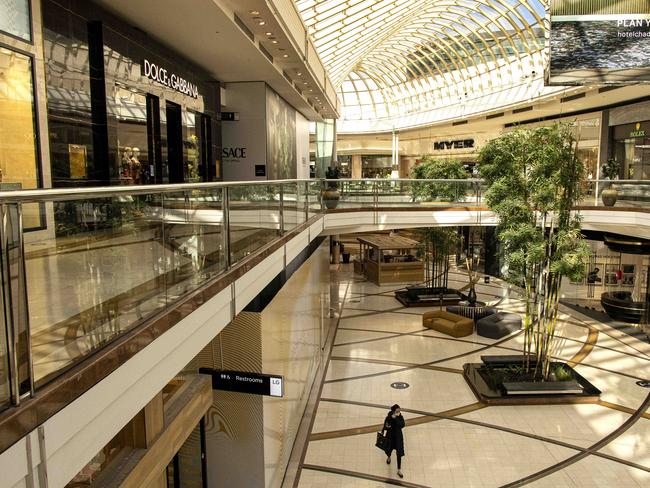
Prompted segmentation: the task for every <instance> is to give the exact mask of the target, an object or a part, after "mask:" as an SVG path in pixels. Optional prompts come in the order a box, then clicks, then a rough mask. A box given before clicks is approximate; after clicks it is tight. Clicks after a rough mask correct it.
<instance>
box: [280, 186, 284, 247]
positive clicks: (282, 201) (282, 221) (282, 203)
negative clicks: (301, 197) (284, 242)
mask: <svg viewBox="0 0 650 488" xmlns="http://www.w3.org/2000/svg"><path fill="white" fill-rule="evenodd" d="M282 234H284V185H283V184H282V183H280V235H282Z"/></svg>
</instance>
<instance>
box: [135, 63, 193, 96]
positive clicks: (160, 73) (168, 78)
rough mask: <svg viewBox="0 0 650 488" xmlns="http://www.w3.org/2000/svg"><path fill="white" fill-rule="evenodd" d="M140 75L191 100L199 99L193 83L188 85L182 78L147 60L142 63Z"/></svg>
mask: <svg viewBox="0 0 650 488" xmlns="http://www.w3.org/2000/svg"><path fill="white" fill-rule="evenodd" d="M142 73H143V74H144V76H146V77H147V78H149V79H150V80H153V81H155V82H158V83H160V84H161V85H165V86H166V87H169V88H171V89H172V90H176V91H177V92H180V93H182V94H183V95H187V96H190V97H192V98H198V97H199V89H198V87H197V86H196V85H195V84H194V83H190V82H189V81H187V80H186V79H185V78H183V77H182V76H179V75H177V74H176V73H172V72H170V71H169V70H168V69H166V68H163V67H161V66H159V65H157V64H156V63H152V62H151V61H149V60H148V59H145V60H143V61H142Z"/></svg>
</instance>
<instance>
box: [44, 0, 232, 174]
mask: <svg viewBox="0 0 650 488" xmlns="http://www.w3.org/2000/svg"><path fill="white" fill-rule="evenodd" d="M42 6H43V45H44V50H45V53H44V57H45V75H46V83H47V101H48V109H47V112H48V128H49V138H50V157H51V168H52V184H53V186H55V187H56V186H95V185H138V184H154V183H183V182H200V181H214V180H216V179H219V178H220V175H221V172H220V160H219V158H220V155H221V148H220V146H221V129H220V122H219V110H220V101H219V95H220V93H219V82H218V81H217V80H214V79H212V78H210V76H209V75H207V73H204V72H203V71H202V70H200V69H198V68H196V67H194V66H192V65H191V64H190V63H188V62H186V61H185V60H183V59H181V58H179V57H177V56H175V55H174V54H173V53H172V52H171V51H170V50H169V49H166V48H164V47H163V46H161V45H159V44H157V43H155V42H154V41H153V40H152V39H151V38H150V37H148V36H147V35H145V34H144V33H142V32H140V31H137V30H135V29H133V28H132V27H129V26H127V25H126V24H125V23H124V22H123V21H121V20H119V19H117V18H115V17H114V16H112V15H111V14H109V13H107V12H104V11H103V10H102V9H100V8H99V7H98V6H96V5H94V4H93V3H91V2H82V1H77V0H72V1H68V2H60V1H56V0H44V1H43V3H42Z"/></svg>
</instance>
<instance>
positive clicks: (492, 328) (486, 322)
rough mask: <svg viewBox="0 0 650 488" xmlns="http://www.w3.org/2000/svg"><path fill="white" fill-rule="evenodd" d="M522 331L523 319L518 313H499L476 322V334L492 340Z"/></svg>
mask: <svg viewBox="0 0 650 488" xmlns="http://www.w3.org/2000/svg"><path fill="white" fill-rule="evenodd" d="M519 329H521V317H520V316H519V315H518V314H516V313H507V312H497V313H495V314H492V315H488V316H487V317H483V318H482V319H479V320H478V321H477V322H476V333H477V334H478V335H480V336H483V337H489V338H490V339H501V338H502V337H505V336H507V335H508V334H511V333H512V332H514V331H516V330H519Z"/></svg>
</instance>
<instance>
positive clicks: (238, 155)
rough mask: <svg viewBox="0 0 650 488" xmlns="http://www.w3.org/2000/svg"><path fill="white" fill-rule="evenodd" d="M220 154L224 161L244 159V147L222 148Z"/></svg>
mask: <svg viewBox="0 0 650 488" xmlns="http://www.w3.org/2000/svg"><path fill="white" fill-rule="evenodd" d="M221 152H222V155H223V157H224V159H229V158H234V159H246V148H245V147H224V148H223V149H222V151H221Z"/></svg>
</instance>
